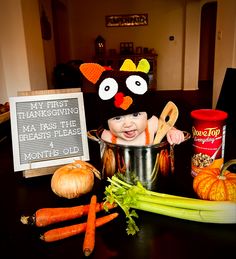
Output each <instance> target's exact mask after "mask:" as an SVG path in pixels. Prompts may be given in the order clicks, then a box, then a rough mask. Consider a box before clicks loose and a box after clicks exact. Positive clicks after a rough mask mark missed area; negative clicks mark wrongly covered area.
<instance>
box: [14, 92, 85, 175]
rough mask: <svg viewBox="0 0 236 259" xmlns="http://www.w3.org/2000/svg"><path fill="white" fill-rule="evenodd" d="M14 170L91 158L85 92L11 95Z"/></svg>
mask: <svg viewBox="0 0 236 259" xmlns="http://www.w3.org/2000/svg"><path fill="white" fill-rule="evenodd" d="M10 110H11V133H12V144H13V157H14V171H22V170H28V169H34V168H42V167H47V166H55V165H61V164H66V163H70V162H73V161H74V160H76V159H80V160H89V152H88V142H87V129H86V119H85V111H84V100H83V93H82V92H76V93H63V94H48V95H35V96H17V97H11V98H10Z"/></svg>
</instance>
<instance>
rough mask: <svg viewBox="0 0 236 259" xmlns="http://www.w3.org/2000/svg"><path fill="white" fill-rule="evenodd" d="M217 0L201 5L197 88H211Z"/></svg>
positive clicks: (210, 89)
mask: <svg viewBox="0 0 236 259" xmlns="http://www.w3.org/2000/svg"><path fill="white" fill-rule="evenodd" d="M216 15H217V2H209V3H206V4H204V5H203V6H202V10H201V29H200V30H201V31H200V55H199V77H198V88H199V89H204V90H209V91H212V90H213V76H214V58H215V36H216Z"/></svg>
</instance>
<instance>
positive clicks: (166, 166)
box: [159, 149, 170, 176]
mask: <svg viewBox="0 0 236 259" xmlns="http://www.w3.org/2000/svg"><path fill="white" fill-rule="evenodd" d="M159 169H160V172H161V174H162V175H164V176H167V175H168V174H169V171H170V158H169V152H168V150H167V149H162V150H161V151H160V155H159Z"/></svg>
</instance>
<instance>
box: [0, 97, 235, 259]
mask: <svg viewBox="0 0 236 259" xmlns="http://www.w3.org/2000/svg"><path fill="white" fill-rule="evenodd" d="M85 105H86V107H87V101H86V102H85ZM87 111H88V110H87ZM92 114H93V112H92V111H89V112H87V115H88V116H87V118H88V119H90V118H91V116H92ZM186 121H188V120H186ZM94 123H95V122H94V121H90V122H89V123H88V129H89V128H90V127H93V126H94ZM5 127H6V129H5V131H6V132H7V134H6V135H7V137H6V138H5V139H3V140H2V141H1V143H0V174H1V180H0V190H1V198H0V199H1V207H2V208H1V212H0V222H1V231H0V233H1V236H0V239H1V241H0V258H4V259H8V258H17V257H19V258H24V259H54V258H55V259H61V258H63V259H64V258H68V259H69V258H82V257H84V255H83V252H82V245H83V237H84V235H82V234H81V235H78V236H74V237H71V238H67V239H64V240H61V241H57V242H54V243H45V242H43V241H41V240H40V239H39V236H40V234H41V233H43V232H44V231H46V230H48V229H50V228H52V226H50V227H45V228H36V227H32V226H26V225H23V224H22V223H21V222H20V217H21V216H22V215H31V214H33V213H34V212H35V211H36V210H37V209H39V208H43V207H62V206H63V207H64V206H75V205H78V204H86V203H88V202H89V200H90V197H91V194H92V193H96V194H97V195H98V199H99V200H100V201H101V200H102V198H103V191H104V185H105V182H103V181H102V182H100V181H99V180H96V181H95V186H94V189H93V191H92V193H90V194H88V195H85V196H83V197H81V198H78V199H73V200H67V199H63V198H59V197H58V196H56V195H55V194H54V193H53V192H52V190H51V187H50V180H51V175H47V176H40V177H33V178H23V177H22V175H21V173H20V172H14V171H13V158H12V143H11V137H10V132H9V130H10V125H5ZM186 127H188V125H186ZM184 129H186V128H184ZM235 138H236V137H235V135H234V136H233V135H232V134H229V135H227V140H226V154H225V155H226V157H225V159H226V160H228V159H231V158H235V149H234V148H235V146H234V144H235ZM191 148H192V146H191V140H190V141H187V142H185V143H183V144H181V145H180V146H177V147H176V149H175V161H176V162H175V164H176V167H175V168H176V171H175V175H174V176H173V177H172V178H171V179H170V186H169V188H167V189H166V191H167V192H170V193H175V194H179V195H182V196H188V197H194V195H195V194H194V193H193V190H192V180H193V178H192V176H191V174H190V159H191ZM89 150H90V157H91V160H90V162H91V163H93V164H94V165H98V166H99V161H100V160H99V147H98V144H97V143H95V142H93V141H89ZM118 211H119V210H118ZM138 215H139V218H138V220H137V224H138V226H139V227H140V231H139V233H138V234H137V235H135V236H128V235H127V234H126V220H125V217H124V215H123V213H122V212H121V214H120V216H119V217H118V218H117V219H115V220H114V221H112V222H110V223H109V224H107V225H105V226H103V227H101V228H98V229H97V231H96V245H95V250H94V252H93V254H92V255H91V256H90V257H91V258H101V259H106V258H114V259H115V258H117V259H118V258H122V259H124V258H127V259H128V258H131V259H132V258H135V259H139V258H140V259H143V258H145V259H149V258H150V259H151V258H153V259H154V258H155V259H173V258H174V259H189V258H197V259H199V258H201V259H211V258H216V257H217V258H220V257H221V258H230V257H231V256H232V255H233V254H234V253H235V242H236V224H228V225H227V224H207V223H198V222H193V221H187V220H181V219H176V218H172V217H166V216H161V215H157V214H152V213H147V212H142V211H138ZM81 221H84V218H83V219H77V220H74V221H72V222H71V221H70V222H66V223H64V224H65V225H67V224H72V223H75V222H76V223H77V222H81ZM61 225H63V224H61ZM61 225H60V226H61ZM54 227H55V226H54Z"/></svg>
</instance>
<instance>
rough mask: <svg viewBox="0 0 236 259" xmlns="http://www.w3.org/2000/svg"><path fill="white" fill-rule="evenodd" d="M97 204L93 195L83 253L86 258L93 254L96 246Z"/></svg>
mask: <svg viewBox="0 0 236 259" xmlns="http://www.w3.org/2000/svg"><path fill="white" fill-rule="evenodd" d="M96 202H97V196H96V195H93V196H92V198H91V201H90V207H89V212H88V218H87V226H86V231H85V237H84V243H83V252H84V255H85V256H89V255H90V254H91V253H92V252H93V249H94V246H95V230H96V227H95V224H96Z"/></svg>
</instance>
